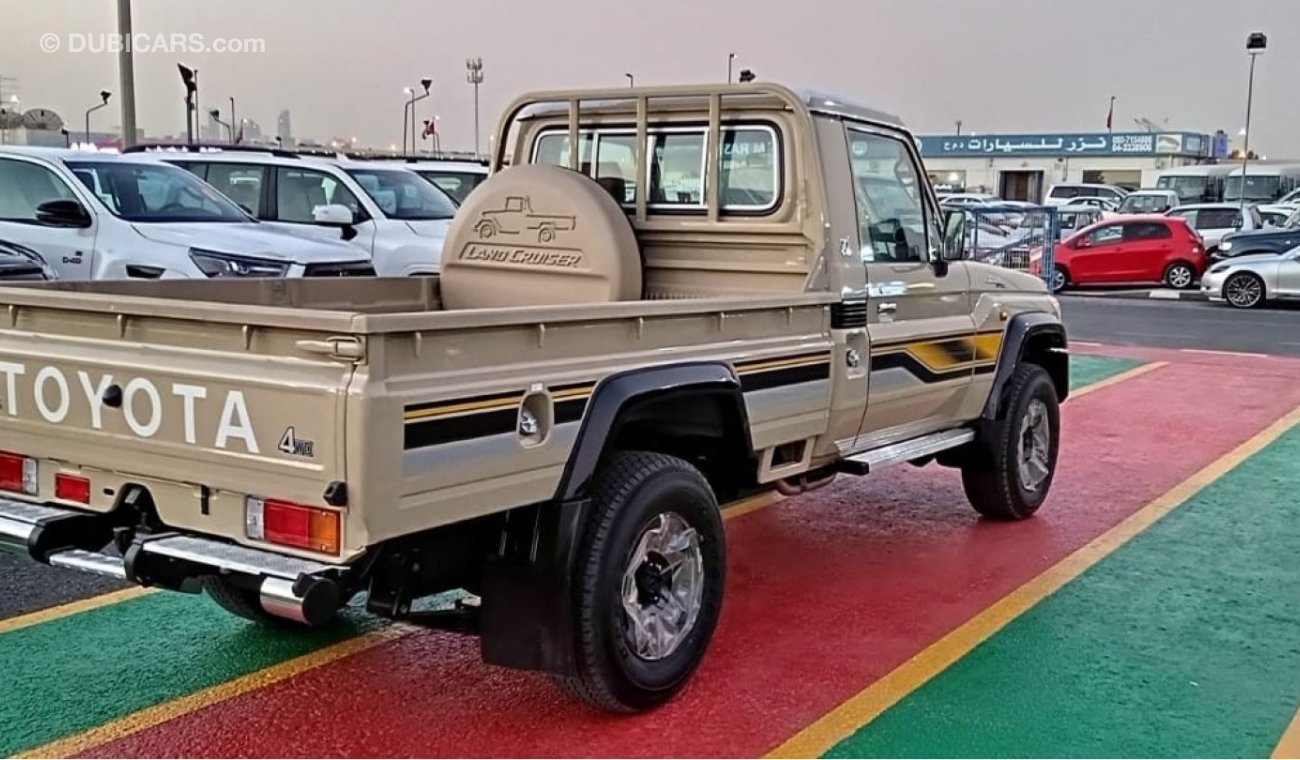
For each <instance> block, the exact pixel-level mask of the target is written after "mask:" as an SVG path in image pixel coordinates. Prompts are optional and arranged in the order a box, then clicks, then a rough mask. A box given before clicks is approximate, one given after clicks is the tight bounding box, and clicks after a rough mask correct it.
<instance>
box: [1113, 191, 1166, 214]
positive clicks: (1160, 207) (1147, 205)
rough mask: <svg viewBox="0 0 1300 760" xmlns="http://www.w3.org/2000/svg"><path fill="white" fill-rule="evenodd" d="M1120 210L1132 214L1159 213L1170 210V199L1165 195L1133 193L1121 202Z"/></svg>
mask: <svg viewBox="0 0 1300 760" xmlns="http://www.w3.org/2000/svg"><path fill="white" fill-rule="evenodd" d="M1119 210H1120V211H1123V212H1126V213H1130V214H1148V213H1149V214H1158V213H1160V212H1161V211H1168V210H1169V199H1168V198H1167V197H1165V196H1163V195H1140V194H1133V195H1130V196H1128V197H1126V198H1125V199H1124V201H1123V202H1122V203H1120V204H1119Z"/></svg>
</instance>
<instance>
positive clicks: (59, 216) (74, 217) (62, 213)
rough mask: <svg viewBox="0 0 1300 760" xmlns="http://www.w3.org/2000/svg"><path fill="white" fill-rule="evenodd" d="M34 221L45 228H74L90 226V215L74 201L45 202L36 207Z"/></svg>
mask: <svg viewBox="0 0 1300 760" xmlns="http://www.w3.org/2000/svg"><path fill="white" fill-rule="evenodd" d="M36 221H37V222H39V223H40V224H43V225H45V226H46V227H76V228H80V229H85V228H86V227H89V226H90V225H91V224H92V220H91V218H90V213H89V212H87V211H86V209H85V208H83V207H82V205H81V204H80V203H77V202H76V201H74V200H68V199H60V200H56V201H45V202H44V203H42V204H41V205H39V206H37V207H36Z"/></svg>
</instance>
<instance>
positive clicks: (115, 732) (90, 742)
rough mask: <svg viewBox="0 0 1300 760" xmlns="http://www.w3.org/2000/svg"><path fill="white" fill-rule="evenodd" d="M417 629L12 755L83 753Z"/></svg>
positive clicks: (310, 657)
mask: <svg viewBox="0 0 1300 760" xmlns="http://www.w3.org/2000/svg"><path fill="white" fill-rule="evenodd" d="M415 630H420V629H418V628H415V627H412V626H406V625H399V624H394V625H387V626H384V627H383V628H378V629H376V630H373V631H369V632H368V633H365V634H362V635H361V636H358V637H356V638H354V639H348V640H347V641H342V642H339V643H337V644H333V645H331V646H328V647H325V648H324V649H318V650H316V651H315V652H312V653H310V654H305V655H302V656H301V657H295V658H294V659H292V660H286V661H284V662H282V663H280V664H279V665H273V666H271V667H269V668H265V669H263V670H259V671H257V672H254V673H249V674H248V675H245V676H240V677H239V678H236V679H234V680H232V681H226V682H225V683H222V684H218V685H216V686H211V687H208V688H206V689H203V690H202V691H196V692H194V693H193V694H188V695H186V696H184V697H180V698H179V699H173V700H171V701H169V702H162V703H160V704H157V705H154V706H153V707H147V708H145V709H143V710H139V711H137V712H134V713H131V714H130V715H127V716H125V717H122V718H118V719H117V720H115V721H112V722H110V723H105V724H103V725H101V726H96V727H94V728H92V729H88V730H86V731H82V732H81V733H77V734H72V735H70V736H65V737H64V738H62V739H56V740H55V741H52V742H50V743H48V744H43V745H41V746H39V747H36V748H34V749H30V750H27V751H26V752H23V753H21V754H18V755H15V756H14V757H72V756H73V755H77V754H80V753H82V752H85V751H86V750H88V749H91V748H92V747H97V746H99V745H101V744H106V743H108V742H112V741H116V740H118V739H121V738H123V737H126V736H130V735H131V734H134V733H137V732H139V731H143V730H145V729H147V728H152V727H154V726H157V725H159V724H161V723H166V722H167V721H169V720H172V719H173V718H178V717H180V716H182V715H185V714H186V713H191V712H194V711H195V710H201V709H203V708H204V707H207V706H209V705H213V704H216V703H218V702H223V701H225V700H228V699H233V698H235V697H238V696H240V695H241V694H247V693H248V692H250V691H254V690H257V689H263V688H266V687H268V686H271V685H272V684H275V683H279V682H280V681H284V680H285V679H288V678H292V677H294V676H296V675H298V674H300V673H305V672H306V671H308V670H312V669H313V668H319V667H321V666H323V665H328V664H329V663H331V662H335V661H336V660H341V659H343V658H344V657H350V656H352V655H354V654H358V653H360V652H364V651H366V650H367V649H373V648H374V647H376V646H379V645H380V644H383V643H384V642H387V641H392V640H394V639H398V638H401V637H402V636H405V635H407V634H408V633H411V632H412V631H415Z"/></svg>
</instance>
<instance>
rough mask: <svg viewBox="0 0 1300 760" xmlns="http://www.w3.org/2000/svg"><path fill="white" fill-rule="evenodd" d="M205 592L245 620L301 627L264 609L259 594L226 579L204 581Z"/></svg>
mask: <svg viewBox="0 0 1300 760" xmlns="http://www.w3.org/2000/svg"><path fill="white" fill-rule="evenodd" d="M203 590H204V592H206V593H207V595H208V596H209V597H211V599H212V601H214V602H216V603H217V606H219V607H221V609H223V610H225V611H226V612H229V613H230V614H232V615H236V616H238V617H241V618H244V619H245V620H251V621H253V622H254V623H261V624H262V625H268V626H277V627H291V626H294V625H299V626H301V624H295V623H294V622H293V621H292V620H286V619H284V618H282V617H277V616H275V615H272V614H271V613H269V612H267V611H266V610H264V609H262V604H261V602H259V601H258V600H257V592H255V591H251V590H249V589H246V588H240V587H239V586H236V585H235V584H233V583H231V582H230V581H228V580H227V579H225V578H220V577H216V576H212V577H208V578H206V579H205V580H204V581H203Z"/></svg>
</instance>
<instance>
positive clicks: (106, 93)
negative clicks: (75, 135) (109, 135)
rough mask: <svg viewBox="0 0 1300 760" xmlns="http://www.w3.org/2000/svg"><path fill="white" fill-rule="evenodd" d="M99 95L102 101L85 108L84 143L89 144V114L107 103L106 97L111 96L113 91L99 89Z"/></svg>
mask: <svg viewBox="0 0 1300 760" xmlns="http://www.w3.org/2000/svg"><path fill="white" fill-rule="evenodd" d="M99 97H100V99H101V100H102V101H103V102H101V103H97V104H96V105H93V106H91V107H90V108H87V109H86V144H87V145H89V144H90V115H91V114H92V113H94V112H96V111H98V110H99V109H101V108H104V107H106V106H107V105H108V99H109V98H111V97H113V93H111V92H109V91H108V90H100V91H99Z"/></svg>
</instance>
